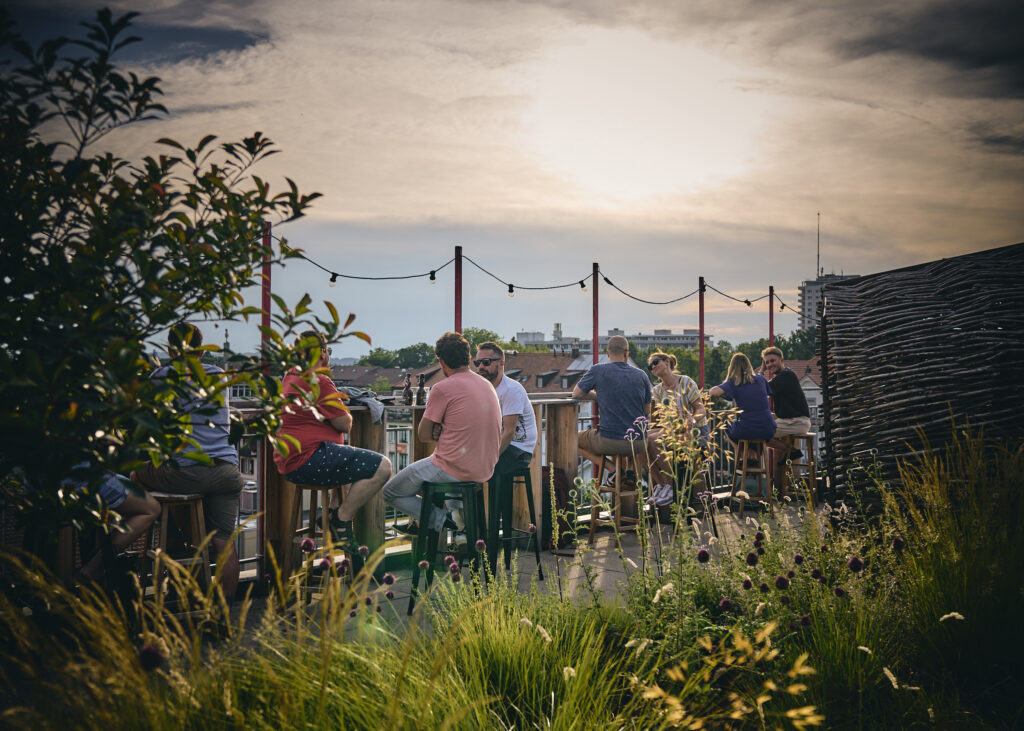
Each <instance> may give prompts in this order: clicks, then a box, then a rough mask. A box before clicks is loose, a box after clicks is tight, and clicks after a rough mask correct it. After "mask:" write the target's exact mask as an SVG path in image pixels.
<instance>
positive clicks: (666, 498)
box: [653, 485, 675, 508]
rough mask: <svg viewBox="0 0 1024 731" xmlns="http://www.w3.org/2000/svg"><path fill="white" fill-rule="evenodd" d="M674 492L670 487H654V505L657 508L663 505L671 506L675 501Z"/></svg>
mask: <svg viewBox="0 0 1024 731" xmlns="http://www.w3.org/2000/svg"><path fill="white" fill-rule="evenodd" d="M673 493H674V491H673V489H672V486H671V485H655V486H654V493H653V497H654V504H655V505H656V506H658V507H659V508H660V507H662V506H664V505H671V504H672V502H673V500H675V495H674V494H673Z"/></svg>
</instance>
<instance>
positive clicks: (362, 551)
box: [359, 546, 370, 558]
mask: <svg viewBox="0 0 1024 731" xmlns="http://www.w3.org/2000/svg"><path fill="white" fill-rule="evenodd" d="M359 555H360V556H362V557H363V558H366V557H367V556H369V555H370V547H369V546H360V547H359Z"/></svg>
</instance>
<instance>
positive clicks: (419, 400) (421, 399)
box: [416, 373, 427, 406]
mask: <svg viewBox="0 0 1024 731" xmlns="http://www.w3.org/2000/svg"><path fill="white" fill-rule="evenodd" d="M426 383H427V377H426V376H425V375H423V374H422V373H421V374H420V376H419V384H418V386H417V388H416V405H417V406H423V405H424V404H425V403H427V388H426Z"/></svg>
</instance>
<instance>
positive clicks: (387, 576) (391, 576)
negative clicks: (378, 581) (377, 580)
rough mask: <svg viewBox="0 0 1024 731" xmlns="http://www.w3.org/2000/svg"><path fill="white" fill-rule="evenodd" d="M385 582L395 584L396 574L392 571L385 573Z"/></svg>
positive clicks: (389, 584)
mask: <svg viewBox="0 0 1024 731" xmlns="http://www.w3.org/2000/svg"><path fill="white" fill-rule="evenodd" d="M384 583H385V584H387V585H388V586H391V585H392V584H394V583H395V575H394V574H393V573H391V572H390V571H389V572H388V573H386V574H384Z"/></svg>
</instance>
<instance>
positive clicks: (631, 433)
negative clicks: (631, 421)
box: [626, 427, 640, 442]
mask: <svg viewBox="0 0 1024 731" xmlns="http://www.w3.org/2000/svg"><path fill="white" fill-rule="evenodd" d="M639 437H640V435H639V434H637V433H636V429H634V428H633V427H630V428H629V429H627V430H626V439H628V440H629V441H631V442H632V441H633V440H635V439H638V438H639Z"/></svg>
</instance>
